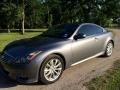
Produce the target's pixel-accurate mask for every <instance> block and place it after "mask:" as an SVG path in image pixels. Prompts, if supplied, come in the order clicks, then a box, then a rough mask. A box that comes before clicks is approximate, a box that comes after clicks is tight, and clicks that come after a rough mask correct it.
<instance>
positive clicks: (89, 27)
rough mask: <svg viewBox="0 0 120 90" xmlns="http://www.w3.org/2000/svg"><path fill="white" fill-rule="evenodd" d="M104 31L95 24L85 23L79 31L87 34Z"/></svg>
mask: <svg viewBox="0 0 120 90" xmlns="http://www.w3.org/2000/svg"><path fill="white" fill-rule="evenodd" d="M102 32H103V30H102V28H100V27H98V26H95V25H84V26H82V27H81V28H80V30H79V31H78V33H83V34H86V35H87V36H90V35H94V34H100V33H102Z"/></svg>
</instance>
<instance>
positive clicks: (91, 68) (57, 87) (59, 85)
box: [0, 29, 120, 90]
mask: <svg viewBox="0 0 120 90" xmlns="http://www.w3.org/2000/svg"><path fill="white" fill-rule="evenodd" d="M114 31H115V35H116V37H115V49H114V51H113V55H112V56H111V57H109V58H103V57H98V58H94V59H91V60H88V61H86V62H83V63H81V64H78V65H76V66H73V67H70V68H69V69H67V70H65V71H64V73H63V75H62V77H61V78H60V79H59V80H58V81H57V82H56V83H54V84H50V85H41V84H37V85H36V84H31V85H20V84H18V83H15V82H11V81H9V80H8V79H6V77H5V76H4V74H3V73H2V72H0V90H87V88H86V87H85V86H84V85H83V84H84V82H87V81H89V80H90V79H92V78H94V77H96V76H98V75H101V74H103V73H104V72H105V71H106V70H108V69H109V68H110V67H111V66H112V64H113V62H114V61H115V60H117V59H120V30H117V29H116V30H114Z"/></svg>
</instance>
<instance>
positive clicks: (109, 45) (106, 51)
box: [104, 41, 113, 57]
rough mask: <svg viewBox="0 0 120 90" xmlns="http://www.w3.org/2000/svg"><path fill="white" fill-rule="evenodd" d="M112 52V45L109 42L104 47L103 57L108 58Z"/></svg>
mask: <svg viewBox="0 0 120 90" xmlns="http://www.w3.org/2000/svg"><path fill="white" fill-rule="evenodd" d="M112 52H113V43H112V41H109V42H108V44H107V46H106V49H105V53H104V56H105V57H110V56H111V55H112Z"/></svg>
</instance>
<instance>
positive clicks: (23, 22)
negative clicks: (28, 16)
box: [22, 0, 25, 34]
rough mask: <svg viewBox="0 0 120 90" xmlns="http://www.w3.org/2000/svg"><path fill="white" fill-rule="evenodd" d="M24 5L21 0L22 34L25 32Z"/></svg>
mask: <svg viewBox="0 0 120 90" xmlns="http://www.w3.org/2000/svg"><path fill="white" fill-rule="evenodd" d="M24 24H25V5H24V0H23V12H22V34H24V33H25V28H24V27H25V25H24Z"/></svg>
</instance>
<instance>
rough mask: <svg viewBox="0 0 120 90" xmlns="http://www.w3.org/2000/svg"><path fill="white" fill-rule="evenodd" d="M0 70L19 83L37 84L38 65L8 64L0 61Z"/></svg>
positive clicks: (35, 63)
mask: <svg viewBox="0 0 120 90" xmlns="http://www.w3.org/2000/svg"><path fill="white" fill-rule="evenodd" d="M0 64H1V68H2V70H3V71H4V72H5V74H7V76H8V77H10V78H11V79H13V80H16V81H18V82H20V83H35V82H38V75H39V64H38V63H37V62H35V61H34V62H30V63H29V64H8V63H6V62H4V61H3V60H0Z"/></svg>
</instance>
